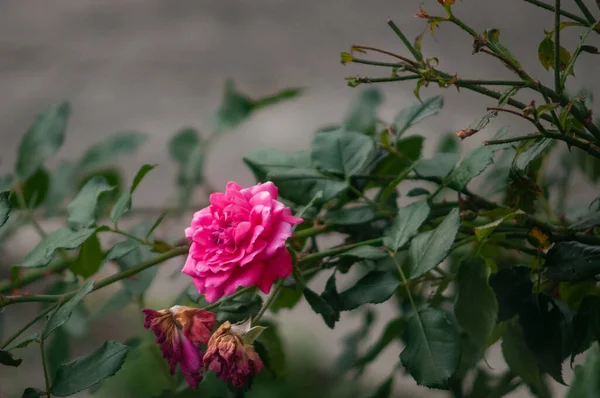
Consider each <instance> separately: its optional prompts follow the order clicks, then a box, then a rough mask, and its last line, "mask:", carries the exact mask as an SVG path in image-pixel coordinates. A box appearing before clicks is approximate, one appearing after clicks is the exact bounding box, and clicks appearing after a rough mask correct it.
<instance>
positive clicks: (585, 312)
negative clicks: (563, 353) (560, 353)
mask: <svg viewBox="0 0 600 398" xmlns="http://www.w3.org/2000/svg"><path fill="white" fill-rule="evenodd" d="M593 341H600V297H595V296H590V297H586V298H584V299H583V301H582V302H581V305H580V306H579V309H578V310H577V314H575V317H574V318H573V352H572V356H571V362H572V361H573V359H575V356H576V355H579V354H581V353H582V352H584V351H585V350H587V349H588V348H589V346H590V345H591V344H592V342H593Z"/></svg>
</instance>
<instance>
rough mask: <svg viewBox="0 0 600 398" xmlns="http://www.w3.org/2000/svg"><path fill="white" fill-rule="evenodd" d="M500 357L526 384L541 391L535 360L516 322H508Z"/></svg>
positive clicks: (538, 371)
mask: <svg viewBox="0 0 600 398" xmlns="http://www.w3.org/2000/svg"><path fill="white" fill-rule="evenodd" d="M502 355H503V356H504V360H505V361H506V364H507V365H508V367H509V368H510V370H512V371H513V372H514V373H515V374H516V375H517V376H519V377H520V378H521V379H522V380H523V381H524V382H525V383H526V384H528V385H531V386H536V387H538V389H541V374H540V369H539V366H538V363H537V360H536V358H535V356H534V355H533V353H532V352H531V350H530V349H529V347H527V344H526V343H525V338H524V337H523V330H521V327H520V326H519V324H518V323H516V322H508V323H507V328H506V331H505V332H504V335H503V336H502Z"/></svg>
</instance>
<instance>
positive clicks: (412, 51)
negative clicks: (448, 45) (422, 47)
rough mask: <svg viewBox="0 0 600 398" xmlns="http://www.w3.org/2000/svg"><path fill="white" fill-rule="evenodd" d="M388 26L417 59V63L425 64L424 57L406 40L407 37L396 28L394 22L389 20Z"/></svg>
mask: <svg viewBox="0 0 600 398" xmlns="http://www.w3.org/2000/svg"><path fill="white" fill-rule="evenodd" d="M387 24H388V25H389V26H390V28H392V30H393V31H394V33H396V35H397V36H398V37H399V38H400V40H402V43H404V45H405V46H406V48H407V49H408V51H410V53H411V54H412V55H413V57H415V59H416V60H417V61H419V62H423V55H422V54H420V53H419V52H418V51H417V49H416V48H415V47H414V46H413V45H412V44H411V43H410V42H409V41H408V40H407V39H406V36H404V33H402V31H401V30H400V28H398V26H396V24H395V23H394V21H392V20H391V19H388V21H387Z"/></svg>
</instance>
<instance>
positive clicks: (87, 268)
mask: <svg viewBox="0 0 600 398" xmlns="http://www.w3.org/2000/svg"><path fill="white" fill-rule="evenodd" d="M102 257H103V253H102V246H100V241H99V240H98V236H97V235H96V234H94V235H92V236H90V237H89V238H88V239H87V240H86V241H85V242H83V245H81V249H79V254H78V255H77V258H76V259H75V261H74V262H73V263H72V264H71V267H70V269H71V271H73V273H75V274H77V275H81V276H83V277H84V278H86V279H87V278H89V277H90V276H92V275H94V274H96V272H98V271H99V270H100V267H101V266H102V262H103V261H102Z"/></svg>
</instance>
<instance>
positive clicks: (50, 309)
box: [0, 305, 56, 349]
mask: <svg viewBox="0 0 600 398" xmlns="http://www.w3.org/2000/svg"><path fill="white" fill-rule="evenodd" d="M54 308H56V306H54V305H50V306H48V308H46V309H45V310H44V311H42V312H40V313H39V314H37V315H36V316H35V318H33V319H32V320H31V321H29V322H28V323H26V324H25V325H24V326H23V327H22V328H21V329H19V330H17V331H16V332H15V333H14V334H13V335H12V336H10V337H9V338H8V339H6V341H5V342H4V343H3V344H2V345H1V346H0V349H3V348H6V347H8V345H9V344H10V343H12V342H13V341H15V340H16V339H17V337H19V336H20V335H21V334H23V333H24V332H25V331H26V330H27V329H29V328H30V327H31V326H32V325H34V324H35V323H36V322H37V321H39V320H40V319H42V318H43V317H45V316H46V315H48V314H49V313H50V312H51V311H52V310H53V309H54Z"/></svg>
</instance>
